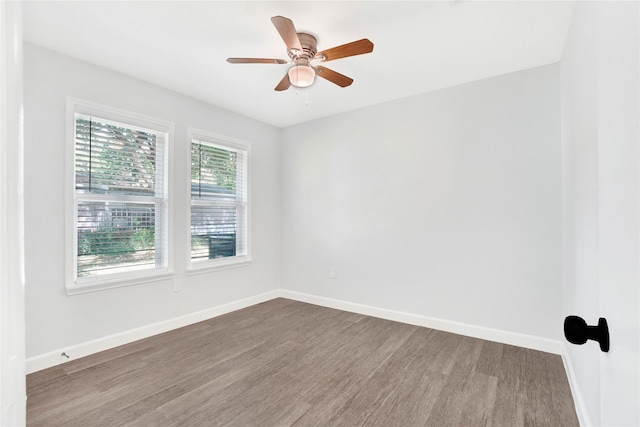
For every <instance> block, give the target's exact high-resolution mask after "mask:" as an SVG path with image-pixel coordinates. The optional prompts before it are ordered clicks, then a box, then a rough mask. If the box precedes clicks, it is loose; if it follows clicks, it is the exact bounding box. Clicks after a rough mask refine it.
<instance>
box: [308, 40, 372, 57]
mask: <svg viewBox="0 0 640 427" xmlns="http://www.w3.org/2000/svg"><path fill="white" fill-rule="evenodd" d="M370 52H373V43H371V40H369V39H362V40H358V41H355V42H351V43H347V44H343V45H341V46H336V47H332V48H331V49H327V50H323V51H322V52H318V53H317V54H316V56H315V59H318V60H320V61H333V60H334V59H340V58H346V57H348V56H355V55H362V54H363V53H370Z"/></svg>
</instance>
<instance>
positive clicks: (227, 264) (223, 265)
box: [187, 256, 252, 276]
mask: <svg viewBox="0 0 640 427" xmlns="http://www.w3.org/2000/svg"><path fill="white" fill-rule="evenodd" d="M251 263H252V261H251V258H249V257H247V256H242V257H233V259H225V258H222V259H220V260H209V261H202V262H199V263H191V264H189V267H188V269H187V276H192V275H195V274H203V273H210V272H213V271H219V270H228V269H230V268H238V267H245V266H248V265H251Z"/></svg>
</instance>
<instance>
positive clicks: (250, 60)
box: [227, 58, 289, 64]
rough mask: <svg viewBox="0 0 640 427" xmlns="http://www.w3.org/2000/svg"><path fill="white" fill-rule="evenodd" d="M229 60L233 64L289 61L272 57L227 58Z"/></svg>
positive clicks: (282, 62) (283, 62) (284, 62)
mask: <svg viewBox="0 0 640 427" xmlns="http://www.w3.org/2000/svg"><path fill="white" fill-rule="evenodd" d="M227 62H230V63H232V64H286V63H287V62H289V61H285V60H284V59H271V58H227Z"/></svg>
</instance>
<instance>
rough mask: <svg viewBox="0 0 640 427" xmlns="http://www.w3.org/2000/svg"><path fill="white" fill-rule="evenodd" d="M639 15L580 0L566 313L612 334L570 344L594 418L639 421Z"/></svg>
mask: <svg viewBox="0 0 640 427" xmlns="http://www.w3.org/2000/svg"><path fill="white" fill-rule="evenodd" d="M639 14H640V8H639V7H638V3H637V2H583V3H579V4H577V5H576V9H575V13H574V17H573V21H572V25H571V29H570V32H569V35H568V38H567V43H566V45H565V49H564V55H563V58H562V61H561V80H562V129H563V131H562V146H563V199H564V228H563V235H564V248H563V259H564V261H563V263H564V278H563V313H564V314H565V315H570V314H573V315H579V316H581V317H583V318H584V319H585V320H586V321H587V322H588V323H589V324H595V323H597V321H598V318H599V317H605V318H607V320H608V322H609V330H610V335H611V349H610V351H609V352H608V353H602V352H600V350H599V348H598V345H597V344H596V343H594V342H588V343H586V344H585V345H582V346H573V345H571V344H568V343H566V344H565V347H566V352H567V359H568V365H569V367H570V369H569V374H570V380H571V382H572V383H573V384H572V385H573V389H574V397H575V399H576V402H577V404H578V407H579V409H580V411H579V415H580V416H581V418H582V420H583V423H584V424H585V425H591V424H594V425H605V426H607V425H615V426H623V425H630V426H637V425H640V405H639V404H638V402H640V374H639V368H640V366H639V365H640V337H639V334H640V275H639V271H640V236H639V233H640V208H639V206H640V184H639V180H640V174H639V164H640V160H639V150H638V142H639V130H638V120H639V118H640V117H639V108H640V107H639V104H640V96H639V81H638V80H639V78H640V67H639V64H638V62H639V53H640V52H639V49H640V40H639V32H638V28H639V26H640V25H639V21H640V16H639Z"/></svg>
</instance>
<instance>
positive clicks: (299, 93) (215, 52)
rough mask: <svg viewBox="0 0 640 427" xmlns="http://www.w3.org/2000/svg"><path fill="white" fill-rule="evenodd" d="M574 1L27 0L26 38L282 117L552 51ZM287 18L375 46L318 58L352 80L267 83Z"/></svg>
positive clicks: (373, 100)
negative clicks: (277, 21) (279, 25)
mask: <svg viewBox="0 0 640 427" xmlns="http://www.w3.org/2000/svg"><path fill="white" fill-rule="evenodd" d="M572 12H573V2H564V1H497V2H489V1H478V0H457V1H410V2H400V1H341V2H329V1H284V2H276V1H253V2H244V1H226V2H223V1H190V2H187V1H142V2H132V1H130V2H124V1H119V2H116V1H84V2H81V1H72V2H61V1H27V2H25V3H24V4H23V16H24V38H25V40H26V41H28V42H30V43H33V44H37V45H40V46H44V47H47V48H50V49H52V50H55V51H59V52H62V53H65V54H67V55H70V56H73V57H77V58H81V59H84V60H86V61H88V62H91V63H94V64H98V65H101V66H104V67H106V68H110V69H112V70H116V71H119V72H122V73H125V74H128V75H131V76H134V77H137V78H140V79H143V80H146V81H148V82H152V83H155V84H157V85H160V86H163V87H166V88H169V89H172V90H174V91H177V92H180V93H183V94H185V95H188V96H191V97H194V98H197V99H200V100H202V101H205V102H208V103H210V104H213V105H216V106H219V107H222V108H225V109H228V110H231V111H235V112H237V113H240V114H242V115H244V116H248V117H251V118H254V119H256V120H259V121H262V122H265V123H269V124H272V125H274V126H278V127H284V126H288V125H292V124H297V123H301V122H304V121H307V120H312V119H315V118H319V117H324V116H329V115H333V114H337V113H341V112H344V111H349V110H354V109H357V108H361V107H365V106H369V105H374V104H378V103H381V102H385V101H389V100H393V99H398V98H403V97H406V96H411V95H415V94H419V93H424V92H428V91H431V90H435V89H439V88H443V87H447V86H452V85H456V84H460V83H464V82H468V81H473V80H478V79H482V78H486V77H491V76H495V75H499V74H504V73H509V72H513V71H517V70H522V69H526V68H530V67H536V66H540V65H545V64H549V63H553V62H556V61H558V60H559V59H560V57H561V55H562V49H563V47H564V42H565V38H566V34H567V32H568V29H569V25H570V21H571V16H572ZM275 15H282V16H285V17H287V18H290V19H291V20H293V22H294V24H295V26H296V29H297V31H298V32H308V33H311V34H314V35H315V36H316V37H317V38H318V50H319V51H320V50H326V49H328V48H331V47H334V46H337V45H341V44H344V43H348V42H351V41H354V40H358V39H361V38H368V39H370V40H371V41H372V42H373V43H374V46H375V47H374V51H373V53H370V54H366V55H360V56H355V57H350V58H343V59H339V60H335V61H330V62H326V63H325V64H324V65H325V66H326V67H328V68H331V69H333V70H335V71H338V72H340V73H342V74H345V75H347V76H349V77H351V78H353V79H354V80H355V81H354V83H353V84H352V85H351V86H349V87H347V88H340V87H338V86H336V85H334V84H332V83H330V82H328V81H326V80H324V79H317V80H316V82H315V83H314V84H313V85H312V86H311V87H310V88H309V89H295V88H293V87H292V88H290V89H289V90H287V91H286V92H276V91H274V90H273V89H274V87H275V86H276V84H277V83H278V82H279V81H280V79H281V78H282V77H283V76H284V74H285V73H286V71H287V69H288V67H289V66H290V65H289V64H286V65H275V64H274V65H271V64H229V63H227V62H226V58H228V57H263V58H265V57H266V58H282V59H288V57H287V54H286V46H285V45H284V42H283V41H282V39H281V38H280V35H279V34H278V32H277V31H276V29H275V28H274V26H273V25H272V23H271V20H270V18H271V17H272V16H275Z"/></svg>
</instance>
